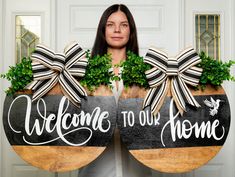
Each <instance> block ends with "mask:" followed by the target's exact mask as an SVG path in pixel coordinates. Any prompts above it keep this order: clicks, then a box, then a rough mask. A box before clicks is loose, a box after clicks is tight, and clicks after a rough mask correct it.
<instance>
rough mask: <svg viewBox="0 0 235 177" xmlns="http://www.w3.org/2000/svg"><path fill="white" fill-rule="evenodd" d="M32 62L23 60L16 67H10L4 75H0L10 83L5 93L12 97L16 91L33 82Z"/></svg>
mask: <svg viewBox="0 0 235 177" xmlns="http://www.w3.org/2000/svg"><path fill="white" fill-rule="evenodd" d="M31 63H32V60H31V59H30V58H23V59H22V61H21V62H20V63H18V64H16V66H10V69H9V70H8V72H7V73H6V74H1V75H0V77H1V78H5V79H7V80H8V81H10V82H11V86H10V87H9V88H8V90H6V91H5V92H6V93H7V94H8V95H13V94H14V93H15V92H16V91H19V90H22V89H24V87H25V86H26V85H27V84H29V83H30V82H31V81H32V80H33V71H32V65H31Z"/></svg>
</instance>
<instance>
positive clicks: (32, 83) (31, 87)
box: [24, 81, 39, 90]
mask: <svg viewBox="0 0 235 177" xmlns="http://www.w3.org/2000/svg"><path fill="white" fill-rule="evenodd" d="M38 82H39V81H32V82H30V83H29V84H27V85H26V86H25V87H24V88H25V89H29V90H31V89H32V90H33V88H34V87H35V86H36V85H37V84H38Z"/></svg>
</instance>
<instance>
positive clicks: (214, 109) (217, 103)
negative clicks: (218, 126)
mask: <svg viewBox="0 0 235 177" xmlns="http://www.w3.org/2000/svg"><path fill="white" fill-rule="evenodd" d="M210 99H211V101H208V100H207V99H206V100H204V103H205V105H206V106H208V107H210V115H211V116H214V115H216V114H217V113H218V109H219V107H220V102H223V100H221V99H216V101H215V100H214V99H213V98H212V97H210Z"/></svg>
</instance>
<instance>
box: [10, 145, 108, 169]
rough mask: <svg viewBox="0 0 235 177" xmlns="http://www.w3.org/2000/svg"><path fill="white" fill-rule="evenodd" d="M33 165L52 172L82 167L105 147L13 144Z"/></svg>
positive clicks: (16, 150)
mask: <svg viewBox="0 0 235 177" xmlns="http://www.w3.org/2000/svg"><path fill="white" fill-rule="evenodd" d="M12 147H13V149H14V150H15V152H16V153H17V154H18V155H19V156H20V157H21V158H22V159H24V160H25V161H26V162H28V163H30V164H31V165H33V166H35V167H38V168H41V169H43V170H48V171H51V172H65V171H70V170H75V169H78V168H81V167H83V166H85V165H87V164H89V163H90V162H92V161H93V160H95V159H96V158H97V157H98V156H99V155H100V154H101V153H102V152H103V151H104V150H105V147H89V146H84V147H83V146H81V147H74V146H16V145H14V146H12Z"/></svg>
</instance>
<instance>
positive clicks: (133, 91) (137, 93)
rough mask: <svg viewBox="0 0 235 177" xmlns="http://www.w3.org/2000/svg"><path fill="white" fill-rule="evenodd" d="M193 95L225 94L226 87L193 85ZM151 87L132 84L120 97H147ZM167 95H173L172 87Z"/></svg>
mask: <svg viewBox="0 0 235 177" xmlns="http://www.w3.org/2000/svg"><path fill="white" fill-rule="evenodd" d="M189 89H190V91H191V93H192V95H194V96H197V95H220V94H222V95H223V94H225V92H224V89H223V88H222V87H218V89H215V88H214V87H212V86H211V85H207V87H206V89H205V90H195V89H194V88H192V87H189ZM148 91H149V89H145V88H141V87H139V86H132V87H128V88H125V89H124V90H123V92H122V94H121V96H120V99H127V98H145V96H146V95H147V93H148ZM167 96H171V92H170V89H169V90H168V94H167Z"/></svg>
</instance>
